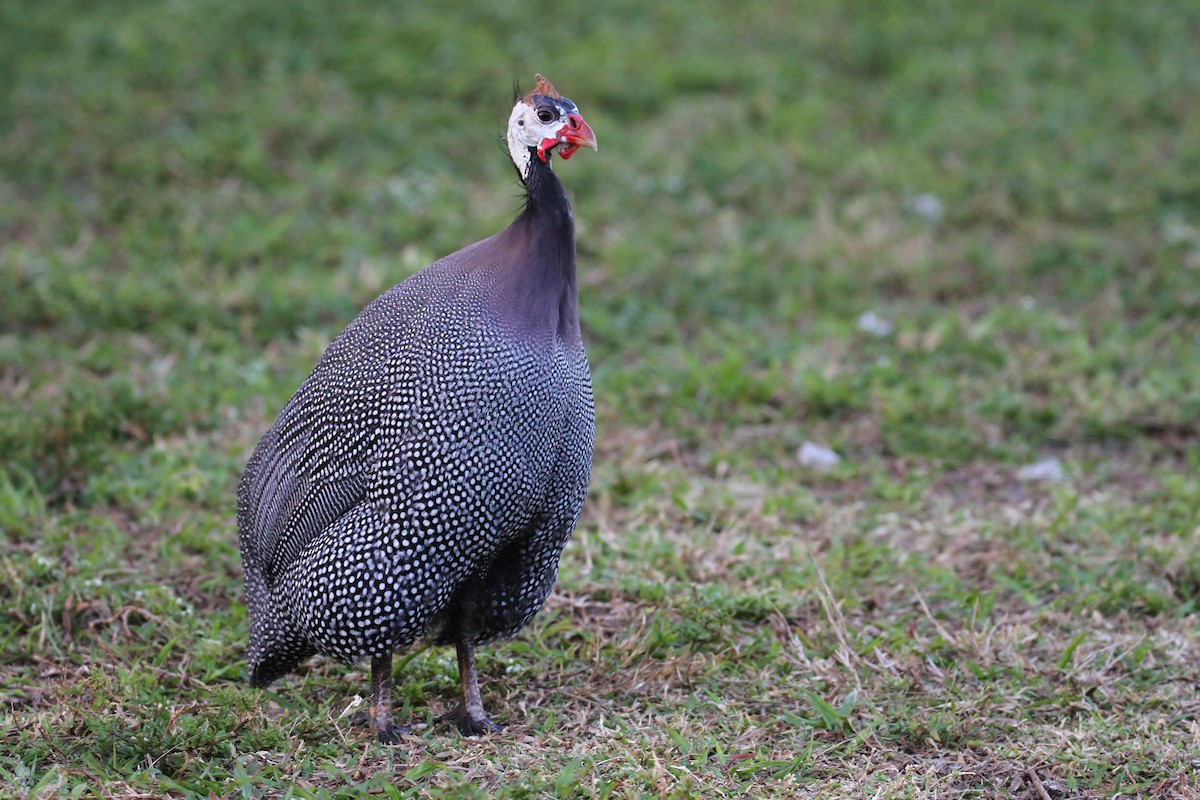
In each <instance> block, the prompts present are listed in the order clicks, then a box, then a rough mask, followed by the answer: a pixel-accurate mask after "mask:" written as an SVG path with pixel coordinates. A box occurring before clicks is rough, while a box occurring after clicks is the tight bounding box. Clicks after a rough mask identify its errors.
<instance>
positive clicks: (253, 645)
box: [237, 74, 598, 744]
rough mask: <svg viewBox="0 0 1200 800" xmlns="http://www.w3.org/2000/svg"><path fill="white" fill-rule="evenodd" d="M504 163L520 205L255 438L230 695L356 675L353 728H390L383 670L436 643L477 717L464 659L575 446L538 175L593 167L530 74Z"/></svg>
mask: <svg viewBox="0 0 1200 800" xmlns="http://www.w3.org/2000/svg"><path fill="white" fill-rule="evenodd" d="M516 94H517V96H516V98H514V99H515V105H514V106H513V109H512V112H511V114H510V115H509V120H508V129H507V136H506V139H507V146H508V154H509V156H510V157H511V158H512V162H513V165H514V166H515V167H516V170H517V175H518V177H519V179H520V182H521V184H522V186H523V187H524V208H523V210H522V211H521V212H520V213H519V214H518V216H517V217H516V218H515V219H514V220H513V222H512V223H511V224H510V225H509V226H508V227H507V228H505V229H503V230H502V231H500V232H499V233H496V234H494V235H492V236H490V237H488V238H486V239H483V240H481V241H479V242H476V243H474V244H471V245H469V246H467V247H464V248H463V249H461V250H459V251H457V252H455V253H452V254H450V255H447V256H445V257H444V258H441V259H440V260H438V261H435V262H434V263H433V264H431V265H429V266H428V267H425V268H424V269H422V270H420V271H419V272H417V273H415V274H413V275H411V276H410V277H408V278H407V279H405V280H404V281H402V282H401V283H399V284H397V285H396V286H394V287H393V288H391V289H390V290H389V291H387V292H385V293H384V294H383V295H381V296H380V297H378V298H377V299H376V300H374V301H373V302H371V303H370V304H368V305H367V306H366V307H365V308H364V309H363V310H362V312H361V313H360V314H359V315H358V317H357V318H355V319H354V320H353V321H352V322H351V323H350V324H349V325H348V326H347V327H346V328H345V330H343V331H342V332H341V333H340V334H339V335H338V336H337V337H336V338H335V339H334V340H333V341H332V342H331V343H330V345H329V347H328V349H327V350H326V351H325V353H324V354H323V355H322V356H321V358H320V359H319V360H318V361H317V363H316V366H315V367H314V368H313V370H312V372H311V374H310V375H309V376H308V378H307V379H305V381H304V382H303V383H302V384H301V385H300V387H299V388H298V389H297V390H296V392H295V394H294V395H293V397H292V398H291V400H289V401H288V403H287V404H286V405H285V406H284V407H283V410H282V411H281V412H280V414H279V416H278V418H277V419H276V421H275V423H274V424H273V425H272V426H271V427H270V429H269V430H267V432H266V433H265V434H264V435H263V436H262V439H261V440H260V441H259V443H258V445H257V447H256V448H255V449H254V451H253V453H252V455H251V456H250V458H249V460H248V462H247V464H246V467H245V470H244V471H243V473H242V477H241V480H240V482H239V484H238V498H237V525H238V540H239V549H240V555H241V560H242V566H243V576H244V583H245V603H246V608H247V613H248V627H249V649H248V651H247V660H248V662H249V682H250V684H251V685H252V686H254V687H266V686H268V685H270V684H271V683H272V682H274V681H275V680H277V679H279V678H281V677H283V676H285V675H286V674H288V673H289V672H291V671H293V670H294V669H296V668H297V667H298V666H299V665H300V664H301V663H302V662H304V661H305V660H307V659H308V658H309V657H311V656H313V655H316V654H323V655H326V656H329V657H331V658H333V659H336V660H339V661H341V662H344V663H346V664H347V665H351V666H353V665H357V664H360V663H362V662H363V661H364V660H365V659H367V658H370V663H371V701H370V705H369V710H368V713H367V714H366V721H367V722H368V723H369V725H370V729H371V731H372V733H374V734H375V735H376V736H377V737H378V739H379V741H381V742H383V743H385V744H394V743H396V742H398V741H399V738H400V737H401V736H402V735H404V734H406V733H409V732H411V730H412V729H411V727H409V726H404V725H400V724H398V723H397V722H396V720H395V719H394V717H393V714H392V706H391V693H392V687H393V675H392V657H393V654H394V653H395V652H396V651H398V650H400V649H403V648H406V647H408V646H410V645H412V644H413V643H414V642H416V641H417V640H419V639H423V640H425V641H426V642H428V643H431V644H434V645H450V644H453V645H454V646H455V649H456V652H457V656H458V668H459V679H460V684H461V698H460V699H459V702H458V704H457V706H455V707H454V708H453V709H452V710H451V711H449V712H448V713H446V714H444V715H442V716H441V717H439V718H438V719H439V721H441V720H450V721H453V722H455V723H456V724H457V727H458V729H459V731H460V732H461V733H462V734H463V735H465V736H477V735H481V734H485V733H489V732H492V731H498V730H502V728H501V726H499V725H497V724H496V723H494V722H493V721H492V720H491V719H489V718H488V716H487V715H486V714H485V712H484V709H483V704H482V702H481V699H480V693H479V681H478V676H477V673H476V669H475V653H476V649H477V648H478V647H479V646H480V645H482V644H486V643H488V642H491V641H494V640H498V639H501V638H505V637H510V636H513V635H515V634H516V633H517V632H518V631H520V630H521V629H522V628H523V627H524V626H525V625H526V624H527V623H528V622H529V621H530V620H531V619H532V618H533V616H534V615H535V614H536V613H537V612H538V611H539V610H540V609H541V607H542V605H543V604H544V602H545V600H546V598H547V596H548V595H549V593H550V591H551V588H552V586H553V584H554V582H555V580H556V579H557V575H558V564H559V559H560V557H561V554H562V551H563V548H564V546H565V545H566V544H567V541H568V540H569V539H570V537H571V534H572V532H573V531H574V528H575V526H576V523H577V522H578V520H579V515H580V512H581V509H582V506H583V502H584V498H585V495H586V493H587V486H588V480H589V475H590V472H591V466H592V455H593V449H594V444H595V408H594V401H593V395H592V382H591V372H590V368H589V365H588V360H587V355H586V353H585V352H584V347H583V340H582V335H581V331H580V325H579V291H578V285H577V279H576V271H575V223H574V217H573V214H572V211H571V205H570V203H569V201H568V199H567V195H566V192H565V190H564V189H563V186H562V184H561V183H560V182H559V180H558V177H557V176H556V175H555V173H554V170H553V164H552V161H553V157H554V156H555V155H556V154H557V155H558V156H560V157H561V158H562V159H564V160H566V159H568V158H570V157H571V156H572V155H573V154H574V153H575V152H576V151H577V150H578V149H579V148H580V147H589V148H591V149H593V150H596V149H598V148H597V145H596V136H595V134H594V133H593V131H592V129H591V127H590V126H589V125H588V124H587V122H585V121H584V119H583V116H582V115H581V114H580V113H579V109H578V107H576V105H575V104H574V103H573V102H571V100H569V99H568V98H566V97H563V96H562V95H560V94H559V93H558V91H556V90H555V88H554V86H553V85H552V84H551V83H550V82H549V81H548V80H547V79H546V78H545V77H543V76H542V75H540V74H539V75H537V76H536V77H535V79H534V85H533V88H532V90H531V91H529V92H528V93H527V94H525V95H523V96H521V95H520V92H519V90H518V91H517V92H516Z"/></svg>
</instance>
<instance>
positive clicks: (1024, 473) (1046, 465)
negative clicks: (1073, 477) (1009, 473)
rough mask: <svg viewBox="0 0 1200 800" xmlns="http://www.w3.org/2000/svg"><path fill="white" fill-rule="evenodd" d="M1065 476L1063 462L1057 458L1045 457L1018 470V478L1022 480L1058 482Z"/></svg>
mask: <svg viewBox="0 0 1200 800" xmlns="http://www.w3.org/2000/svg"><path fill="white" fill-rule="evenodd" d="M1065 477H1066V473H1065V472H1064V471H1063V465H1062V462H1061V461H1059V460H1058V459H1057V458H1044V459H1042V460H1041V461H1035V462H1034V463H1032V464H1026V465H1025V466H1023V467H1021V468H1020V469H1019V470H1017V479H1018V480H1022V481H1042V482H1045V483H1057V482H1058V481H1061V480H1062V479H1063V478H1065Z"/></svg>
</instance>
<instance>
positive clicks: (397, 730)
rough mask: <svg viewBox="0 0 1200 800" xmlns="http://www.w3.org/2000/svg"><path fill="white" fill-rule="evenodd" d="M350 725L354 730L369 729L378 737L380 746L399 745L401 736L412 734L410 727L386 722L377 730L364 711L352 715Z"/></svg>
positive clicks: (411, 727) (369, 716)
mask: <svg viewBox="0 0 1200 800" xmlns="http://www.w3.org/2000/svg"><path fill="white" fill-rule="evenodd" d="M350 724H351V725H353V726H354V727H356V728H370V729H371V730H372V731H373V732H374V733H375V735H376V736H378V737H379V741H380V743H381V744H399V743H400V737H401V736H407V735H408V734H410V733H412V732H413V726H412V725H397V724H396V723H395V722H388V723H387V724H386V725H384V726H383V727H382V728H380V729H378V730H377V729H376V728H375V726H374V725H372V724H371V715H370V714H368V713H367V712H366V711H359V712H358V713H356V714H352V715H351V716H350Z"/></svg>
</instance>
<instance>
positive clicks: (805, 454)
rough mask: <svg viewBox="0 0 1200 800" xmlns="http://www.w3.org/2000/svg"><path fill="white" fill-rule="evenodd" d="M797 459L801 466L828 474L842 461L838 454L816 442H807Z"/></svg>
mask: <svg viewBox="0 0 1200 800" xmlns="http://www.w3.org/2000/svg"><path fill="white" fill-rule="evenodd" d="M796 458H798V459H799V460H800V464H801V465H803V466H805V467H808V468H810V469H814V470H816V471H817V472H828V471H829V470H831V469H833V468H834V467H836V466H837V465H838V462H839V461H841V460H842V457H841V456H839V455H838V454H837V453H835V452H833V451H832V450H830V449H829V448H828V447H826V446H825V445H823V444H817V443H816V442H805V443H804V444H802V445H800V451H799V452H798V453H797V454H796Z"/></svg>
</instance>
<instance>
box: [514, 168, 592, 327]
mask: <svg viewBox="0 0 1200 800" xmlns="http://www.w3.org/2000/svg"><path fill="white" fill-rule="evenodd" d="M524 183H525V210H524V211H522V212H521V215H520V216H519V217H517V219H516V220H515V221H514V222H513V227H514V228H521V229H523V233H524V234H525V236H527V237H528V239H527V241H528V243H529V246H530V250H529V252H530V253H531V257H530V258H529V260H528V261H527V265H526V266H527V269H526V270H525V274H524V275H523V276H522V278H523V279H524V280H523V281H522V282H523V283H525V284H526V285H525V286H524V287H523V289H524V292H523V294H526V296H528V297H530V298H531V299H534V300H536V301H537V302H536V304H537V305H538V306H540V307H541V309H540V313H545V314H553V315H555V316H556V317H557V319H556V327H557V329H558V332H559V333H560V334H562V335H563V336H564V338H568V339H578V337H579V290H578V288H577V286H576V281H575V220H574V217H573V215H572V214H571V203H570V202H569V201H568V200H567V193H566V192H565V191H564V190H563V187H562V184H561V183H559V180H558V177H557V176H556V175H555V174H554V170H552V169H551V168H550V164H548V163H543V162H542V160H541V159H540V158H538V157H537V155H536V154H535V153H533V152H531V153H530V161H529V168H528V170H527V171H526V174H525V180H524ZM530 310H531V311H533V309H530ZM535 313H537V312H535Z"/></svg>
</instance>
